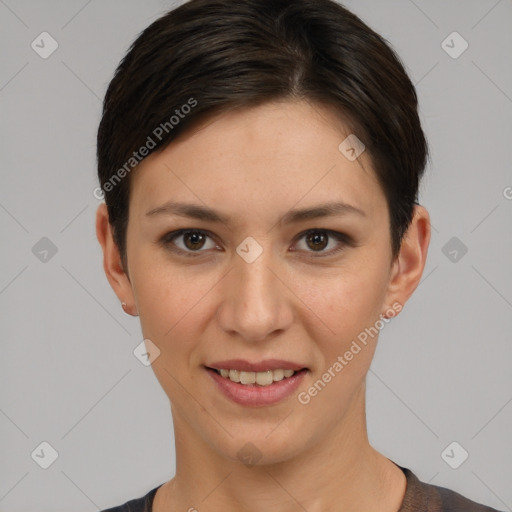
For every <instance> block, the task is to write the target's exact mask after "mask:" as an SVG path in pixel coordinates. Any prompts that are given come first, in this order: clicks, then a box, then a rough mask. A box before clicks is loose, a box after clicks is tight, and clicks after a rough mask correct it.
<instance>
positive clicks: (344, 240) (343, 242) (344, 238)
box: [160, 228, 355, 258]
mask: <svg viewBox="0 0 512 512" xmlns="http://www.w3.org/2000/svg"><path fill="white" fill-rule="evenodd" d="M187 233H199V234H201V235H206V236H207V237H209V238H211V239H212V240H213V236H212V235H211V234H210V233H209V232H208V231H205V230H202V229H191V228H187V229H180V230H178V231H172V232H170V233H167V234H166V235H164V236H163V237H162V238H161V239H160V242H161V244H162V245H163V246H164V247H165V248H167V249H169V250H171V251H173V252H176V253H178V254H181V255H184V256H185V257H191V258H197V257H201V256H202V254H201V253H204V252H206V251H207V250H208V249H207V250H202V249H198V250H197V251H191V250H187V251H185V250H183V249H181V248H179V247H176V246H175V245H174V244H173V242H174V240H175V239H176V238H179V237H180V236H183V235H186V234H187ZM310 233H322V234H326V235H327V236H328V242H327V243H329V242H330V238H331V237H332V238H334V239H335V240H337V241H338V242H340V245H338V246H337V247H336V248H334V249H331V250H330V251H328V252H323V251H306V252H307V253H310V254H311V255H312V257H313V258H323V257H327V256H333V255H334V254H337V253H339V252H340V251H343V250H344V249H345V246H349V247H353V246H355V243H354V241H353V240H352V239H351V238H350V237H349V236H348V235H345V234H344V233H340V232H338V231H332V230H329V229H321V228H313V229H308V230H306V231H303V232H302V233H300V234H299V235H297V237H296V239H297V242H298V241H300V240H301V239H302V238H304V237H305V236H306V235H308V234H310ZM297 242H295V243H297Z"/></svg>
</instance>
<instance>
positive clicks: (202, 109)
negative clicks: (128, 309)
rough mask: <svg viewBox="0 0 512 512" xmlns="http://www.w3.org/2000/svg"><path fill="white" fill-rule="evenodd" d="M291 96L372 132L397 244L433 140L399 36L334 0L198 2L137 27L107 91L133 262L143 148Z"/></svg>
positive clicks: (116, 209) (108, 156)
mask: <svg viewBox="0 0 512 512" xmlns="http://www.w3.org/2000/svg"><path fill="white" fill-rule="evenodd" d="M282 99H305V100H308V101H312V102H318V103H320V104H323V105H327V106H329V107H330V108H331V109H333V111H334V112H336V113H339V115H340V120H341V121H342V122H343V125H344V126H346V127H347V128H349V129H350V132H351V133H354V134H355V135H356V136H357V137H358V138H359V139H361V140H362V141H363V143H364V144H365V146H366V151H367V152H368V155H369V156H370V158H371V161H372V167H373V170H374V172H375V174H376V176H377V178H378V181H379V183H380V185H381V187H382V190H383V192H384V194H385V196H386V200H387V204H388V208H389V212H390V233H391V243H392V252H393V255H394V256H396V255H397V254H398V251H399V249H400V245H401V241H402V237H403V235H404V233H405V231H406V230H407V228H408V226H409V224H410V222H411V219H412V214H413V208H414V203H415V202H416V201H417V194H418V187H419V182H420V179H421V177H422V175H423V172H424V169H425V166H426V163H427V159H428V144H427V140H426V138H425V135H424V133H423V130H422V128H421V123H420V119H419V116H418V110H417V108H418V102H417V96H416V91H415V89H414V86H413V84H412V83H411V80H410V79H409V77H408V75H407V73H406V71H405V69H404V67H403V65H402V63H401V61H400V59H399V57H398V56H397V55H396V53H395V52H394V51H393V49H392V48H391V47H390V45H389V43H388V42H387V41H386V40H385V39H383V38H382V37H381V36H380V35H378V34H377V33H376V32H374V31H373V30H372V29H371V28H369V27H368V26H367V25H366V24H365V23H364V22H363V21H362V20H361V19H360V18H358V17H357V16H356V15H354V14H353V13H351V12H350V11H348V10H347V9H346V8H344V7H343V6H342V5H340V4H338V3H336V2H334V1H332V0H191V1H189V2H186V3H184V4H183V5H181V6H179V7H177V8H176V9H173V10H172V11H170V12H168V13H167V14H165V15H164V16H162V17H161V18H159V19H157V20H156V21H155V22H153V23H152V24H151V25H150V26H149V27H147V28H146V29H145V30H144V31H143V32H142V33H141V34H140V35H139V36H138V38H137V39H136V40H135V42H134V43H133V44H132V46H131V47H130V49H129V51H128V53H127V54H126V56H125V57H124V58H123V59H122V61H121V63H120V64H119V66H118V68H117V70H116V72H115V76H114V78H113V79H112V81H111V82H110V85H109V87H108V90H107V92H106V95H105V99H104V104H103V115H102V119H101V122H100V125H99V129H98V137H97V158H98V177H99V181H100V185H101V187H102V190H103V191H104V197H105V202H106V204H107V208H108V213H109V219H110V223H111V225H112V228H113V233H114V238H115V242H116V244H117V246H118V248H119V251H120V253H121V257H122V260H123V264H124V265H125V269H126V228H127V224H128V213H129V195H130V179H129V176H127V173H128V172H129V170H130V168H127V167H126V164H127V162H131V164H133V165H131V164H130V167H133V166H134V165H136V163H137V161H135V160H133V158H134V157H133V153H134V152H136V151H138V150H139V148H141V147H142V146H146V148H147V150H149V152H147V151H144V153H145V156H147V154H150V153H152V152H153V151H156V150H158V149H163V148H164V147H166V146H167V145H168V144H169V143H171V141H172V140H173V139H174V138H176V136H178V135H179V134H180V133H183V132H184V131H185V130H187V128H190V127H191V126H192V125H193V124H195V123H197V122H198V121H201V120H202V119H204V118H205V117H206V116H209V115H211V114H214V113H217V112H223V111H226V110H229V109H232V108H244V107H251V106H256V105H259V104H262V103H265V102H269V101H273V100H282ZM192 102H194V103H192ZM185 105H189V106H192V105H193V108H187V109H185V108H183V107H184V106H185ZM180 113H181V114H185V115H179V114H180ZM172 117H174V120H173V119H172ZM178 117H179V120H178V121H177V122H176V120H177V119H178ZM158 127H160V129H159V130H158ZM155 131H156V133H157V134H159V137H157V136H156V135H154V134H155ZM149 138H151V140H152V142H153V143H152V144H151V145H150V144H149V143H148V141H149ZM149 146H151V147H149ZM146 153H147V154H146ZM138 157H139V159H140V156H139V155H138ZM123 168H124V169H125V172H121V170H122V169H123ZM116 173H117V176H116ZM121 175H122V178H123V179H120V176H121ZM113 178H116V179H115V181H113Z"/></svg>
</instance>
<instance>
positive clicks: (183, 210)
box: [146, 201, 366, 226]
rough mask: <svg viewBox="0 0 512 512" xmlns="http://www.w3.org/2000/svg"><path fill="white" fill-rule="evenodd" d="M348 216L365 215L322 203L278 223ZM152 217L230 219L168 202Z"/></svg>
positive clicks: (151, 212)
mask: <svg viewBox="0 0 512 512" xmlns="http://www.w3.org/2000/svg"><path fill="white" fill-rule="evenodd" d="M348 214H356V215H359V216H362V217H365V216H366V213H365V212H364V211H363V210H361V209H359V208H356V207H355V206H352V205H350V204H346V203H341V202H330V203H322V204H318V205H316V206H313V207H310V208H302V209H293V210H290V211H288V212H287V213H286V214H285V215H284V216H283V217H282V218H281V220H280V221H279V224H293V223H297V222H301V221H305V220H310V219H319V218H321V217H334V216H341V215H348ZM154 215H177V216H179V217H189V218H192V219H198V220H205V221H210V222H219V223H223V224H226V225H227V226H230V225H231V218H230V217H229V216H227V215H223V214H221V213H219V212H216V211H215V210H213V209H211V208H209V207H207V206H202V205H198V204H189V203H179V202H175V201H168V202H166V203H164V204H162V205H161V206H158V207H156V208H153V209H152V210H149V211H148V212H147V213H146V216H149V217H151V216H154Z"/></svg>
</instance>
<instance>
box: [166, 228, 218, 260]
mask: <svg viewBox="0 0 512 512" xmlns="http://www.w3.org/2000/svg"><path fill="white" fill-rule="evenodd" d="M161 243H162V245H163V246H164V247H166V248H167V249H169V250H171V251H173V252H177V253H179V254H183V255H184V256H201V255H203V253H206V252H207V250H208V249H216V248H217V247H218V246H217V245H216V244H215V242H214V241H213V239H212V237H211V236H210V235H209V234H208V233H207V232H205V231H201V230H198V229H182V230H179V231H175V232H172V233H168V234H167V235H165V236H164V237H163V238H162V239H161Z"/></svg>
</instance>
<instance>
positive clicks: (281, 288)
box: [217, 250, 293, 341]
mask: <svg viewBox="0 0 512 512" xmlns="http://www.w3.org/2000/svg"><path fill="white" fill-rule="evenodd" d="M270 252H271V251H270V250H264V251H263V253H262V254H261V255H260V256H259V257H258V259H256V261H253V262H252V263H247V262H246V261H244V260H243V259H242V258H239V257H238V256H237V257H236V258H235V262H234V268H233V269H232V270H231V271H230V272H229V273H228V275H227V276H226V279H224V280H223V290H222V297H223V300H222V302H221V303H220V304H219V307H218V310H217V320H218V322H219V324H220V326H221V328H222V329H223V330H224V331H225V332H227V333H228V334H230V335H232V336H233V335H238V336H239V337H240V338H243V339H244V340H246V341H260V340H265V339H268V338H271V337H274V336H276V335H278V334H282V333H283V332H285V331H286V330H287V329H289V328H290V326H291V325H292V323H293V299H292V297H293V293H292V292H290V290H289V289H288V288H287V286H286V285H285V284H284V283H283V282H286V279H285V278H284V276H280V275H279V270H278V267H277V266H276V265H275V264H274V265H273V264H272V261H271V256H267V255H270Z"/></svg>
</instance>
